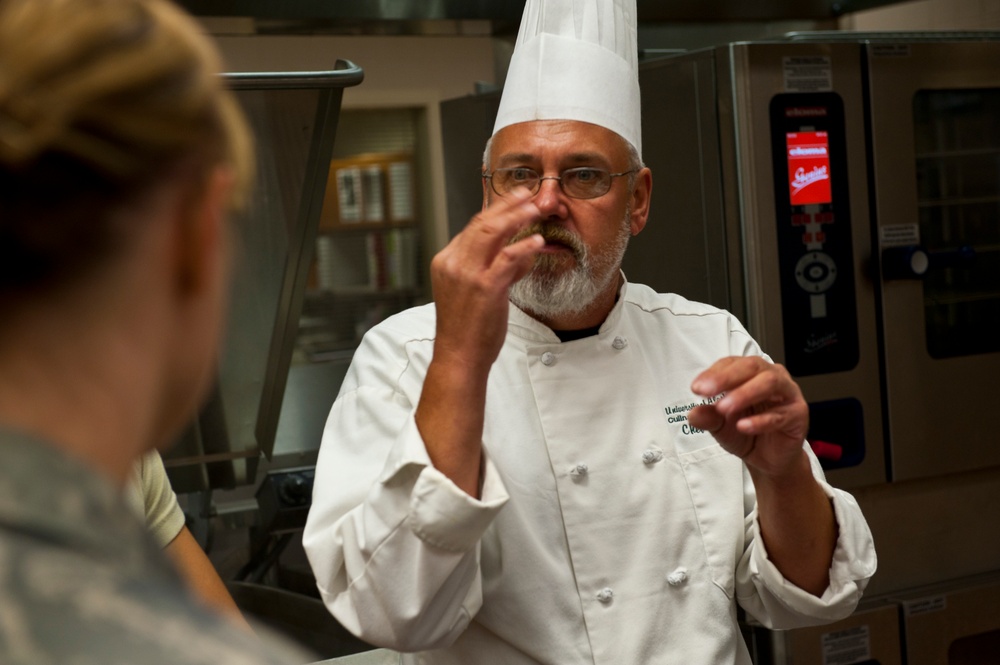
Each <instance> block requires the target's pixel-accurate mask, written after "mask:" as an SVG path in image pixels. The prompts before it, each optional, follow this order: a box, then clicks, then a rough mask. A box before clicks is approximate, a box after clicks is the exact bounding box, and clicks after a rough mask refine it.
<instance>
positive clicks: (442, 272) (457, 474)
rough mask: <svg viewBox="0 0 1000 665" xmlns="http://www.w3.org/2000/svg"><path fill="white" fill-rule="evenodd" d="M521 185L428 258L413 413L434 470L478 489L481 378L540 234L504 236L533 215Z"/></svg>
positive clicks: (499, 342)
mask: <svg viewBox="0 0 1000 665" xmlns="http://www.w3.org/2000/svg"><path fill="white" fill-rule="evenodd" d="M540 216H541V215H539V212H538V208H537V207H536V206H535V204H534V203H532V202H531V195H530V193H528V192H525V193H523V194H521V193H515V192H511V193H510V194H508V195H506V196H504V197H502V198H497V199H496V200H495V201H494V202H493V203H492V204H491V205H490V206H489V207H488V208H485V209H484V210H483V211H482V212H481V213H479V214H478V215H476V216H475V217H473V218H472V221H470V222H469V224H468V225H467V226H466V227H465V229H463V230H462V232H461V233H459V234H458V235H457V236H455V237H454V238H453V239H452V241H451V242H450V243H448V246H447V247H445V248H444V249H443V250H441V251H440V252H439V253H438V254H437V256H435V257H434V260H433V261H431V285H432V288H433V291H434V306H435V309H436V311H437V330H436V333H435V338H434V357H433V358H432V360H431V363H430V366H429V367H428V368H427V376H426V377H425V378H424V385H423V390H422V391H421V393H420V402H419V403H418V404H417V409H416V413H415V419H416V424H417V429H418V430H419V431H420V434H421V436H422V437H423V440H424V445H425V446H426V448H427V453H428V455H429V456H430V458H431V463H432V464H433V465H434V467H435V468H436V469H438V470H439V471H441V472H442V473H443V474H444V475H446V476H448V477H449V478H450V479H451V480H452V482H454V483H455V484H456V485H457V486H458V487H460V488H462V489H463V490H465V492H467V493H468V494H469V495H471V496H478V495H479V482H480V481H479V476H480V471H481V462H482V436H483V422H484V418H485V415H484V413H485V409H486V382H487V379H488V378H489V371H490V367H491V366H492V365H493V361H495V360H496V358H497V355H498V354H499V353H500V348H501V347H502V346H503V341H504V338H505V336H506V334H507V311H508V305H507V298H508V292H509V290H510V287H511V285H512V284H514V282H516V281H517V280H519V279H521V278H522V277H524V275H526V274H527V273H528V271H529V270H531V267H532V266H533V265H534V261H535V256H536V255H537V254H538V252H539V250H540V249H541V248H542V247H543V246H544V245H545V241H544V240H543V239H542V237H541V236H540V235H537V234H535V235H531V236H528V237H527V238H524V239H522V240H519V241H517V242H515V243H510V241H511V239H512V238H513V237H514V236H515V234H517V232H518V231H520V230H521V229H523V228H524V227H525V226H527V225H529V224H531V223H532V222H534V221H536V220H538V219H539V218H540Z"/></svg>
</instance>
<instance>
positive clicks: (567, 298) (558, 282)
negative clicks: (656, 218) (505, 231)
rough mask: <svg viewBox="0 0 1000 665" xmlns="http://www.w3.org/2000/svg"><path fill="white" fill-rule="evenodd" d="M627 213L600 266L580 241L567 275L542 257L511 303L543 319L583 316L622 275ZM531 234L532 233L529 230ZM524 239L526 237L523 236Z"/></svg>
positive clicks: (518, 286)
mask: <svg viewBox="0 0 1000 665" xmlns="http://www.w3.org/2000/svg"><path fill="white" fill-rule="evenodd" d="M629 216H630V211H626V213H625V220H624V222H623V223H622V227H621V232H620V233H618V234H617V235H616V236H615V238H614V240H613V242H612V244H611V246H610V247H607V248H606V249H607V251H606V252H602V254H603V256H604V259H603V260H602V261H601V262H600V264H598V263H597V262H595V261H594V257H593V256H592V255H591V252H590V250H588V249H587V246H586V245H584V244H583V242H581V241H579V240H578V239H577V242H575V243H574V244H573V250H574V256H575V259H576V264H575V265H574V266H573V267H572V268H571V269H570V270H569V271H567V272H564V273H562V274H560V275H556V274H553V273H552V271H551V267H550V263H551V262H550V261H549V260H548V257H546V256H540V257H538V259H537V260H536V261H535V266H534V268H532V269H531V272H529V273H528V274H527V275H525V276H524V277H522V278H521V279H520V280H519V281H517V282H515V283H514V285H513V286H511V288H510V301H511V302H512V303H514V304H515V305H517V306H518V307H519V308H520V309H522V310H524V311H526V312H528V313H530V314H533V315H534V316H536V317H538V318H542V319H553V318H558V317H561V316H567V315H574V314H579V313H581V312H583V311H584V310H586V309H587V307H589V306H590V305H591V304H592V303H593V302H594V300H595V299H597V297H598V296H599V295H600V294H601V293H603V292H604V290H605V289H607V288H608V286H609V285H610V284H611V282H612V280H614V279H615V278H616V277H617V276H618V273H619V266H621V262H622V257H623V256H625V249H626V247H628V241H629V237H630V233H629V225H628V220H629ZM527 231H530V229H528V230H526V232H527ZM522 235H523V234H522Z"/></svg>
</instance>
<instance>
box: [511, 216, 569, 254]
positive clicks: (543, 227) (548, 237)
mask: <svg viewBox="0 0 1000 665" xmlns="http://www.w3.org/2000/svg"><path fill="white" fill-rule="evenodd" d="M536 233H537V234H538V235H540V236H542V238H544V239H545V242H546V244H550V243H553V244H559V245H565V246H566V247H569V248H570V249H571V250H573V254H574V256H576V257H577V258H579V257H580V256H581V255H582V254H584V253H585V252H586V247H585V246H584V244H583V241H582V240H581V239H580V237H579V236H578V235H576V234H575V233H573V232H572V231H569V230H567V229H565V228H563V227H561V226H558V225H556V224H543V223H540V222H535V223H533V224H530V225H528V226H526V227H524V228H523V229H521V230H520V231H518V232H517V233H516V234H515V235H514V237H513V238H511V239H510V242H508V244H513V243H515V242H517V241H519V240H523V239H525V238H527V237H529V236H532V235H535V234H536Z"/></svg>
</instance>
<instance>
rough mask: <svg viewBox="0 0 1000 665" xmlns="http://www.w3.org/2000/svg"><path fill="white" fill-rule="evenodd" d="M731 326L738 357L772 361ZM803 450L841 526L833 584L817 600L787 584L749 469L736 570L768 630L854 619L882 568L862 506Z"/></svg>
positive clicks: (748, 605) (745, 602)
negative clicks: (768, 540) (769, 543)
mask: <svg viewBox="0 0 1000 665" xmlns="http://www.w3.org/2000/svg"><path fill="white" fill-rule="evenodd" d="M731 326H732V330H731V339H732V347H731V352H732V353H734V354H735V355H761V356H763V357H764V358H766V359H767V360H768V361H770V360H771V359H770V358H769V357H768V356H767V354H765V353H763V351H761V349H760V347H759V346H758V345H757V343H756V342H755V341H754V340H753V339H752V338H751V337H750V335H749V334H748V333H747V332H746V330H744V329H743V327H742V326H741V325H740V324H739V322H738V321H736V320H735V319H732V322H731ZM803 448H804V449H805V451H806V454H807V455H808V456H809V461H810V465H811V467H812V472H813V476H814V477H815V478H816V480H817V481H819V483H820V486H821V487H822V488H823V491H824V492H826V495H827V496H828V497H829V498H830V502H831V504H832V505H833V513H834V518H835V519H836V522H837V544H836V548H835V549H834V553H833V562H832V563H831V565H830V584H829V586H828V587H827V589H826V591H825V592H824V593H823V595H822V596H814V595H813V594H811V593H809V592H808V591H804V590H802V589H800V588H799V587H797V586H795V585H794V584H793V583H791V582H789V581H788V580H786V579H785V577H784V576H783V575H782V574H781V572H780V571H779V570H778V568H777V567H776V566H775V565H774V563H772V562H771V560H770V559H769V558H768V555H767V550H766V548H765V547H764V540H763V539H762V538H761V536H760V523H759V521H758V519H757V502H756V494H755V493H754V489H753V481H752V480H751V479H750V474H749V472H748V471H747V469H746V467H745V466H744V467H743V488H744V514H745V515H746V517H745V521H744V527H745V535H744V549H743V556H742V558H741V560H740V562H739V565H738V567H737V570H736V596H737V600H738V601H739V604H740V605H741V606H742V607H743V608H744V609H745V610H746V611H747V612H748V613H749V614H750V615H751V616H753V617H754V618H755V619H757V620H758V621H760V622H761V623H762V624H763V625H765V626H767V627H768V628H779V629H790V628H797V627H801V626H809V625H817V624H820V623H829V622H831V621H837V620H839V619H843V618H845V617H847V616H849V615H850V614H851V613H852V612H853V611H854V608H855V607H856V606H857V604H858V601H859V600H861V594H862V593H863V592H864V590H865V587H866V586H867V585H868V580H869V579H870V578H871V576H872V575H874V574H875V569H876V567H877V558H876V556H875V543H874V540H873V539H872V534H871V530H870V529H869V528H868V523H867V521H865V518H864V515H862V513H861V508H860V507H859V506H858V503H857V501H855V499H854V497H853V496H851V495H850V494H848V493H847V492H845V491H843V490H839V489H836V488H834V487H831V486H830V485H829V484H828V483H827V482H826V477H825V475H824V474H823V468H822V466H821V465H820V463H819V460H818V459H817V458H816V456H815V455H814V454H813V452H812V449H811V448H810V447H809V444H808V443H807V442H803Z"/></svg>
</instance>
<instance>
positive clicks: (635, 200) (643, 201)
mask: <svg viewBox="0 0 1000 665" xmlns="http://www.w3.org/2000/svg"><path fill="white" fill-rule="evenodd" d="M652 195H653V172H652V171H650V170H649V168H648V167H643V168H642V169H640V170H639V172H638V173H636V174H635V184H634V185H633V186H632V193H631V196H632V209H631V213H630V214H629V228H630V229H631V231H632V235H633V236H636V235H639V232H640V231H642V229H643V228H644V227H645V226H646V221H647V220H648V219H649V199H650V197H651V196H652Z"/></svg>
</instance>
